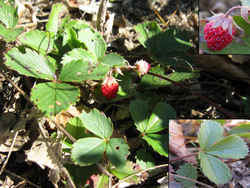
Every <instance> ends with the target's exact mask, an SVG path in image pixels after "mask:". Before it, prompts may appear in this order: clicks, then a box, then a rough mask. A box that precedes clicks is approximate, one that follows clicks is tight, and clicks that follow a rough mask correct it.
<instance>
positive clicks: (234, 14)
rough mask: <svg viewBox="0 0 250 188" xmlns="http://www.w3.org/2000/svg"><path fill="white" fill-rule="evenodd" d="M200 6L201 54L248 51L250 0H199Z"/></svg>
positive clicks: (249, 46) (249, 43)
mask: <svg viewBox="0 0 250 188" xmlns="http://www.w3.org/2000/svg"><path fill="white" fill-rule="evenodd" d="M199 6H200V9H199V18H200V19H199V20H200V25H199V26H200V27H199V53H200V54H250V0H231V1H228V0H212V1H207V0H200V1H199Z"/></svg>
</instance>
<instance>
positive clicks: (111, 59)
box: [100, 53, 126, 67]
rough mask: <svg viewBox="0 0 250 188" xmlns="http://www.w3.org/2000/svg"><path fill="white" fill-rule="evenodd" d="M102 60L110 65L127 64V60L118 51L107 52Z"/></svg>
mask: <svg viewBox="0 0 250 188" xmlns="http://www.w3.org/2000/svg"><path fill="white" fill-rule="evenodd" d="M100 61H101V62H102V63H103V64H105V65H109V66H111V67H113V66H124V65H126V63H125V62H126V60H125V59H124V58H123V57H122V56H120V55H119V54H116V53H110V54H107V55H105V56H104V57H103V58H102V59H101V60H100Z"/></svg>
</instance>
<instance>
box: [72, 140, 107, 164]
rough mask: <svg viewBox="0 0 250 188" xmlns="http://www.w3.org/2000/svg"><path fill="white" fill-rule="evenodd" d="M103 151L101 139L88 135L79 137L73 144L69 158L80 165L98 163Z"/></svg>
mask: <svg viewBox="0 0 250 188" xmlns="http://www.w3.org/2000/svg"><path fill="white" fill-rule="evenodd" d="M104 151H105V142H104V140H103V139H100V138H96V137H90V138H81V139H79V140H77V141H76V142H75V143H74V144H73V149H72V154H71V158H72V160H73V161H74V162H75V163H76V164H78V165H80V166H89V165H92V164H95V163H98V162H99V161H100V160H101V159H102V157H103V153H104Z"/></svg>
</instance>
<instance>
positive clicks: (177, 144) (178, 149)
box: [169, 120, 197, 164]
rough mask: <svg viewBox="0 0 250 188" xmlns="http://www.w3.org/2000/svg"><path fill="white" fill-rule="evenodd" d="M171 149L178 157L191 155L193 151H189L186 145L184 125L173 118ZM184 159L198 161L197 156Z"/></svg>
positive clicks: (194, 162) (171, 123)
mask: <svg viewBox="0 0 250 188" xmlns="http://www.w3.org/2000/svg"><path fill="white" fill-rule="evenodd" d="M169 134H170V138H169V150H170V151H171V152H173V153H174V154H176V155H177V156H178V157H184V156H186V155H190V154H191V152H189V151H188V149H187V148H186V145H185V138H184V135H183V130H182V126H181V125H180V124H178V123H176V121H174V120H171V121H170V123H169ZM183 160H185V161H187V162H190V163H193V164H196V163H197V161H196V159H195V156H191V157H185V158H183Z"/></svg>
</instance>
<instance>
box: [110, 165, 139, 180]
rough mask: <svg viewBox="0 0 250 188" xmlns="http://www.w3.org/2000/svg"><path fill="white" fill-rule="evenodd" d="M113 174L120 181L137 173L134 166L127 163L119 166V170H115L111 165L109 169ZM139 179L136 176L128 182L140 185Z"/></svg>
mask: <svg viewBox="0 0 250 188" xmlns="http://www.w3.org/2000/svg"><path fill="white" fill-rule="evenodd" d="M108 170H109V171H110V172H111V173H112V174H114V175H115V176H116V177H117V178H118V179H123V178H126V177H128V176H129V175H132V174H134V173H135V169H134V164H133V163H132V162H131V161H127V162H126V164H125V165H123V166H119V168H117V167H116V168H113V166H111V165H110V168H109V169H108ZM138 180H139V178H138V177H136V176H134V177H131V178H129V179H128V180H127V181H126V182H133V183H138Z"/></svg>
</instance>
